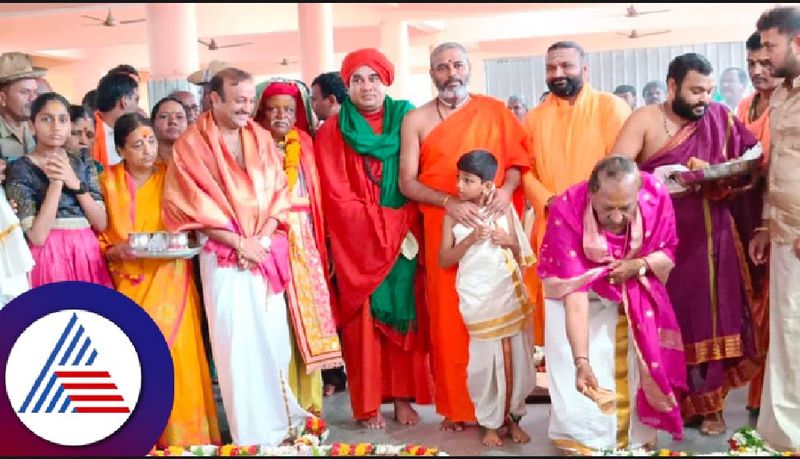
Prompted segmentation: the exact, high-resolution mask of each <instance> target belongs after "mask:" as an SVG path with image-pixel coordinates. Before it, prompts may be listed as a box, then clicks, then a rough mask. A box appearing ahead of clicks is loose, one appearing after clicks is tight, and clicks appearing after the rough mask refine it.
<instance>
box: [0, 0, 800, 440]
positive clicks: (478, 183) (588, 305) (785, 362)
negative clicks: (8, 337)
mask: <svg viewBox="0 0 800 459" xmlns="http://www.w3.org/2000/svg"><path fill="white" fill-rule="evenodd" d="M756 27H757V31H756V32H755V33H753V35H752V36H751V37H750V38H749V39H748V40H747V46H746V48H747V67H748V73H749V79H750V80H751V81H752V83H753V87H754V90H755V92H754V93H753V94H751V95H750V96H747V97H744V98H743V99H741V98H742V97H743V95H742V94H741V93H740V94H739V96H737V97H739V98H740V99H741V101H740V102H738V105H736V106H734V105H727V106H726V104H735V103H736V101H734V100H732V99H731V100H727V101H726V104H723V103H718V102H715V101H713V100H712V99H713V97H714V91H715V87H716V84H715V81H714V78H713V74H714V69H713V68H712V66H711V64H710V63H709V62H708V60H707V59H706V58H705V57H703V56H701V55H699V54H695V53H688V54H683V55H680V56H677V57H675V58H674V59H673V60H672V61H671V62H670V64H669V69H668V72H667V75H666V76H665V78H664V80H663V81H662V80H658V81H652V82H650V83H648V84H647V85H646V86H645V88H644V89H643V97H644V99H645V101H646V104H645V105H644V106H642V107H639V108H636V109H635V110H632V108H635V105H636V104H635V92H634V91H633V88H632V87H622V88H621V89H620V88H617V90H616V91H615V93H616V94H617V95H615V94H614V93H611V92H605V91H601V90H599V89H596V88H593V87H592V86H591V84H589V82H588V72H589V65H588V59H587V58H586V56H585V53H584V50H583V48H582V47H581V46H580V45H579V44H578V43H575V42H571V41H559V42H556V43H554V44H552V45H551V46H550V47H549V48H548V49H547V51H546V78H547V80H546V83H547V86H548V89H549V92H548V93H546V94H544V95H543V97H542V100H541V101H540V103H539V104H538V105H537V106H536V107H535V108H533V109H532V110H530V111H528V110H527V106H526V103H527V102H526V101H525V99H524V98H522V97H518V96H515V97H512V98H511V99H510V100H509V101H508V103H507V105H506V103H504V102H503V101H500V100H497V99H494V98H492V97H487V96H483V95H479V94H475V93H472V92H470V91H469V82H470V71H471V67H470V62H469V56H468V53H467V50H466V49H465V48H464V47H463V46H462V45H460V44H458V43H453V42H447V43H443V44H441V45H439V46H437V47H436V48H435V49H433V51H432V52H431V54H430V76H431V78H432V81H433V83H434V85H435V87H436V93H437V94H436V96H435V97H434V98H433V99H432V100H430V101H429V102H427V103H425V104H423V105H421V106H420V107H415V106H414V105H412V104H411V103H410V102H408V101H406V100H396V99H393V98H392V97H390V96H388V95H387V94H386V88H387V87H389V86H390V85H391V84H392V82H393V78H394V67H393V64H392V63H391V62H390V61H389V60H388V59H387V58H386V56H384V55H383V54H382V53H381V52H380V51H379V50H377V49H374V48H363V49H359V50H356V51H353V52H351V53H349V54H347V56H346V57H345V58H344V60H343V62H342V65H341V69H340V71H339V72H330V73H325V74H322V75H320V76H318V77H317V78H315V79H314V80H313V82H312V83H311V85H310V88H309V86H307V85H306V84H305V83H303V82H301V81H297V80H290V79H281V78H277V79H271V80H269V81H266V82H262V83H260V84H256V82H254V80H253V77H252V75H251V74H249V73H248V72H246V71H245V70H243V69H239V68H235V67H230V66H228V65H225V64H224V63H221V62H217V61H214V62H212V63H211V64H209V66H208V68H206V69H202V70H200V71H198V72H195V73H194V74H192V75H190V76H189V77H188V80H189V82H191V83H193V84H196V85H198V86H200V87H201V88H202V94H203V95H202V98H201V100H200V101H199V103H198V101H197V100H195V98H194V95H193V94H192V93H191V92H188V91H177V92H175V93H174V94H172V95H170V96H168V97H165V98H163V99H161V100H159V101H157V102H156V103H155V104H154V106H153V109H152V112H151V113H150V116H149V117H148V116H147V114H146V113H144V112H143V111H142V110H141V109H140V108H139V106H138V103H139V92H138V87H139V84H140V80H139V75H138V73H137V71H136V69H134V68H133V67H131V66H128V65H120V66H118V67H115V68H114V69H111V70H110V71H109V72H108V74H107V75H105V76H103V78H102V79H100V81H99V83H98V84H97V87H96V89H95V90H93V91H91V92H90V93H89V94H87V95H86V96H85V97H84V98H83V100H82V101H81V103H80V104H71V103H70V101H68V100H66V99H65V98H64V97H63V96H61V95H59V94H58V93H57V92H53V90H52V89H51V88H50V87H49V84H47V82H46V80H45V79H44V76H45V70H43V69H38V68H34V67H32V65H31V63H30V60H29V58H28V57H27V56H26V55H24V54H22V53H6V54H3V55H2V56H0V155H1V156H2V161H0V180H2V181H3V187H2V188H0V307H1V306H2V305H4V304H6V303H7V302H9V301H11V300H12V299H13V298H15V297H16V296H18V295H20V294H21V293H23V292H25V291H26V290H28V289H29V288H33V287H37V286H39V285H43V284H47V283H51V282H58V281H65V280H79V281H86V282H93V283H97V284H101V285H105V286H107V287H109V288H113V289H116V290H117V291H119V292H121V293H123V294H125V295H126V296H128V297H130V298H131V299H132V300H134V301H135V302H136V303H138V304H139V305H141V307H142V308H143V309H145V310H146V311H147V312H148V313H149V314H150V316H151V317H152V318H153V320H154V321H155V322H156V324H158V326H159V328H160V329H161V331H162V332H163V334H164V337H165V340H166V342H167V344H168V345H169V348H170V352H171V354H172V358H173V362H174V365H175V399H174V405H173V409H172V413H171V416H170V418H169V421H168V423H167V426H166V429H165V431H164V433H163V435H162V437H161V438H160V439H159V441H158V446H159V447H164V446H167V445H190V444H219V443H220V442H221V441H222V432H221V431H220V425H219V420H218V413H217V407H216V405H215V402H214V396H213V394H212V383H213V382H215V381H218V384H219V388H220V392H221V395H222V403H223V408H224V413H225V416H226V418H227V420H228V425H229V429H230V436H231V439H232V441H233V442H235V443H237V444H243V445H249V444H263V445H276V444H279V443H281V442H282V441H284V440H286V439H287V438H290V437H292V436H294V435H296V434H297V433H298V432H299V431H300V430H301V429H302V426H303V424H304V422H305V420H306V418H307V417H309V416H322V415H323V400H324V396H325V395H330V394H332V393H333V392H335V391H340V390H343V388H344V387H345V381H346V384H347V387H348V388H349V395H350V404H351V408H352V414H353V418H354V419H355V420H356V421H357V422H359V423H360V424H361V425H363V426H364V427H367V428H372V429H380V428H384V427H385V426H386V422H387V421H386V419H385V418H384V417H383V415H382V413H381V405H382V404H383V403H392V404H393V407H394V414H393V420H394V421H395V422H397V423H399V424H402V425H413V424H416V423H418V422H419V414H418V413H417V411H416V410H415V408H414V404H417V405H426V404H435V408H436V412H437V413H438V414H440V415H441V416H442V417H443V420H442V422H441V429H443V430H447V431H462V430H464V428H465V425H468V424H475V423H477V424H478V425H479V426H481V427H482V428H483V430H484V434H483V444H485V445H487V446H498V445H501V444H503V442H504V441H505V439H506V438H510V440H511V441H513V442H517V443H524V442H528V441H530V435H529V434H528V433H526V432H525V431H524V430H523V429H522V428H521V427H520V419H521V418H522V417H523V416H524V415H525V414H526V404H525V399H526V397H527V396H528V395H529V394H531V392H532V391H533V389H534V387H535V385H536V384H535V382H536V365H537V362H535V358H534V348H535V346H542V345H543V346H544V354H545V359H544V366H545V368H546V374H547V380H548V387H549V396H550V402H551V405H552V406H551V408H552V409H551V411H550V417H549V428H548V435H549V437H550V439H551V440H552V441H553V442H555V444H556V445H557V446H558V447H559V448H562V449H563V450H564V451H568V452H590V451H593V450H598V449H605V448H612V449H613V448H637V447H645V448H653V447H655V444H656V438H657V436H656V435H657V431H658V430H661V431H664V432H666V433H668V434H670V435H671V436H672V437H673V438H675V439H678V440H679V439H681V438H682V437H683V435H684V429H685V428H687V427H688V428H698V429H699V430H700V432H702V433H703V434H705V435H710V436H711V435H719V434H722V433H724V432H725V431H726V429H727V426H726V424H725V420H724V418H723V416H722V412H723V408H724V407H725V399H726V396H727V394H728V393H729V392H730V390H732V389H734V388H737V387H742V386H745V385H747V384H749V385H750V394H749V399H748V406H747V408H749V409H751V410H752V411H753V412H754V414H757V415H758V423H757V428H758V430H759V432H760V433H761V434H762V435H763V436H764V438H765V439H766V440H767V441H768V442H769V443H770V444H772V445H773V446H774V447H776V448H779V449H785V450H790V449H791V450H797V449H800V403H798V397H800V386H798V381H800V367H799V366H798V363H797V361H796V360H795V359H793V358H792V357H791V355H792V353H793V351H795V350H797V345H796V342H795V341H793V339H796V336H798V331H800V303H798V295H799V293H798V284H795V283H794V282H798V281H800V220H799V219H798V210H800V189H798V183H800V182H798V177H800V175H799V173H800V162H799V161H800V159H799V158H800V152H799V151H798V145H800V139H799V138H798V135H800V130H798V127H797V125H796V124H794V123H796V122H797V121H796V119H795V118H793V117H794V116H796V114H797V113H796V112H797V110H798V107H800V92H798V89H797V85H798V84H800V10H798V9H795V8H789V7H776V8H774V9H771V10H768V11H766V12H764V13H763V15H762V16H761V17H760V18H758V21H757V24H756ZM726 75H728V77H731V78H733V79H734V80H736V81H732V82H731V81H728V82H725V81H726V78H728V77H726ZM729 79H730V78H729ZM737 81H738V82H739V83H741V82H742V81H743V80H742V75H741V72H736V71H735V70H730V71H726V72H723V74H722V77H721V79H720V85H724V86H725V87H726V89H725V90H724V91H723V94H730V93H733V92H735V91H733V90H731V89H730V88H731V87H733V86H735V85H736V84H737ZM629 96H632V97H629ZM739 159H755V161H753V162H752V163H753V164H755V166H754V167H752V168H751V170H750V173H749V174H747V175H742V176H734V177H727V178H723V179H718V180H710V181H705V182H700V183H688V182H685V181H682V180H677V181H676V180H674V178H673V177H674V176H673V175H671V174H670V171H675V170H688V171H697V170H702V169H705V168H706V167H708V166H710V165H715V164H720V163H726V162H729V161H733V160H739ZM665 171H666V172H665ZM526 209H530V211H531V212H533V215H534V220H533V224H532V227H530V228H526V227H525V225H523V224H522V222H523V221H524V220H525V217H524V213H525V212H526ZM160 231H166V232H171V233H175V232H189V233H190V234H191V235H192V236H191V237H192V238H193V239H194V240H196V244H198V245H200V246H202V251H200V253H199V255H198V256H197V258H196V259H167V260H165V259H150V258H147V259H145V258H138V257H136V255H135V254H134V252H133V250H132V248H131V246H130V245H129V239H128V237H129V235H130V234H132V233H142V232H146V233H147V232H151V233H152V232H160ZM343 368H344V369H345V370H346V375H345V370H343Z"/></svg>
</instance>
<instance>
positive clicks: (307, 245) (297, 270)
mask: <svg viewBox="0 0 800 459" xmlns="http://www.w3.org/2000/svg"><path fill="white" fill-rule="evenodd" d="M309 98H310V95H309V92H308V89H307V88H306V87H305V85H303V84H302V83H299V82H296V81H288V80H273V81H269V82H267V85H266V86H265V88H264V92H263V93H262V95H261V99H260V102H259V105H258V109H257V110H256V115H255V118H254V120H255V121H256V122H257V123H259V124H261V125H262V126H263V127H264V129H267V130H268V131H270V133H271V134H272V138H273V139H274V140H275V142H276V145H277V147H278V153H279V154H280V155H281V156H282V159H283V168H284V170H285V171H286V177H287V179H288V182H289V183H288V185H289V201H290V202H291V208H290V209H289V213H288V221H287V226H288V235H289V266H290V268H291V274H292V275H291V278H290V281H289V286H288V287H287V288H286V299H287V302H286V303H287V306H288V308H289V316H290V319H291V324H292V326H291V327H290V329H291V331H292V335H293V340H292V360H291V363H290V365H289V385H290V386H291V388H292V391H293V392H294V393H295V396H296V397H297V400H298V402H299V403H300V406H302V407H303V408H305V409H306V410H308V411H310V412H312V413H314V414H316V415H320V414H321V413H322V372H321V370H322V369H327V368H334V367H338V366H341V365H342V364H343V362H342V352H341V347H340V345H339V337H338V336H337V334H336V324H335V323H334V320H333V314H332V311H331V289H330V285H329V283H328V279H329V276H328V254H327V249H326V246H325V233H324V222H323V216H322V203H321V199H322V197H321V195H320V187H319V174H318V173H317V167H316V164H315V163H314V144H313V143H312V140H311V136H310V135H309V134H312V133H313V130H312V128H311V125H310V123H309V120H310V119H311V117H310V113H311V107H310V104H309V103H308V101H309Z"/></svg>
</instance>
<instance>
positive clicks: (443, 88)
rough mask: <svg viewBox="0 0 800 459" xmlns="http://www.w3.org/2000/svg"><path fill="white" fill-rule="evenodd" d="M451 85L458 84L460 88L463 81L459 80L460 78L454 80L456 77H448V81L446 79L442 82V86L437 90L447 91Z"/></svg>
mask: <svg viewBox="0 0 800 459" xmlns="http://www.w3.org/2000/svg"><path fill="white" fill-rule="evenodd" d="M453 83H458V84H460V85H461V86H464V80H463V79H461V78H456V77H450V78H448V79H447V81H445V82H443V83H442V84H441V85H440V86H439V89H440V90H445V89H447V87H448V86H450V85H451V84H453Z"/></svg>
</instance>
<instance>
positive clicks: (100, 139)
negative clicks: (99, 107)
mask: <svg viewBox="0 0 800 459" xmlns="http://www.w3.org/2000/svg"><path fill="white" fill-rule="evenodd" d="M105 125H106V122H105V121H103V118H100V112H99V111H95V112H94V145H93V146H92V156H93V157H94V160H95V161H97V162H98V163H100V165H101V166H103V168H106V167H108V145H106V130H105ZM114 147H115V146H114V145H111V148H114Z"/></svg>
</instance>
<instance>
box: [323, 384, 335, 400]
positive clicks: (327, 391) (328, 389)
mask: <svg viewBox="0 0 800 459" xmlns="http://www.w3.org/2000/svg"><path fill="white" fill-rule="evenodd" d="M335 393H336V386H334V385H333V384H325V386H324V387H323V388H322V395H324V396H325V397H330V396H331V395H333V394H335Z"/></svg>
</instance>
